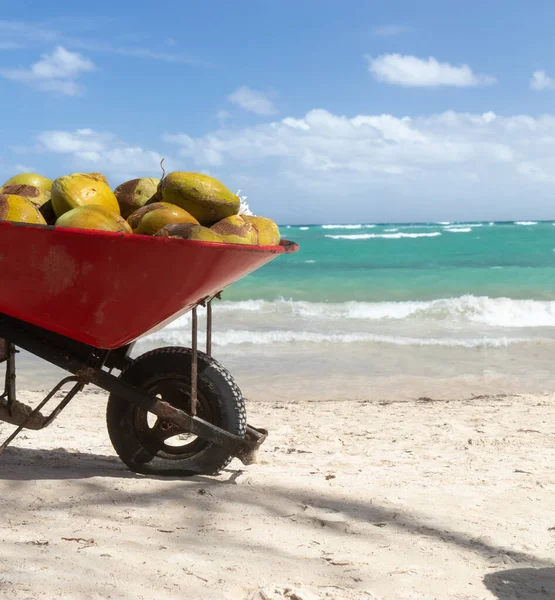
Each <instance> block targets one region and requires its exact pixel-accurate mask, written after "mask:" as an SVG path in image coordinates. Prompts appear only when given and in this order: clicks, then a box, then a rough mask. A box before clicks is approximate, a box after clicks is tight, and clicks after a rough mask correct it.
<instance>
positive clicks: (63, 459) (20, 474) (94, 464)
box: [0, 448, 555, 600]
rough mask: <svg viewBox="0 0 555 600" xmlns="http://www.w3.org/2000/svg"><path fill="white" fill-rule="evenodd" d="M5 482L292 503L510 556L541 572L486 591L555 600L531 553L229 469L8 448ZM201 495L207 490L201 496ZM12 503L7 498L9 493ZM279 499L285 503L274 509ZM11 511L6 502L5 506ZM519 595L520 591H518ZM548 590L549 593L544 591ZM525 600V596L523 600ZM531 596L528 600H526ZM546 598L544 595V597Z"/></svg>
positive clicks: (286, 508)
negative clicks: (139, 464) (146, 465)
mask: <svg viewBox="0 0 555 600" xmlns="http://www.w3.org/2000/svg"><path fill="white" fill-rule="evenodd" d="M0 463H1V468H0V481H2V480H3V481H6V482H11V485H17V484H19V483H20V482H25V481H37V480H38V481H41V480H45V481H47V480H66V479H67V480H70V479H74V480H91V481H86V483H84V485H85V486H86V489H87V490H88V492H89V493H94V494H95V496H96V497H97V500H96V501H97V503H98V504H99V505H102V504H107V505H110V503H112V502H117V503H122V504H130V503H131V504H135V505H138V506H140V505H150V504H151V503H152V502H155V503H159V502H160V501H162V500H163V501H170V502H171V501H182V500H183V499H184V498H188V500H189V501H195V500H196V499H198V498H199V496H198V494H200V493H205V492H206V490H212V493H214V494H217V490H218V488H220V489H222V488H223V487H226V488H227V489H230V484H231V489H233V492H232V494H231V495H230V496H228V498H227V501H233V502H234V503H239V504H242V505H244V506H248V505H255V506H257V507H258V508H259V509H264V510H265V511H266V512H267V513H268V515H273V516H275V517H278V518H289V517H290V515H289V514H288V513H289V512H290V510H291V503H293V504H294V505H297V506H301V505H311V506H313V507H320V508H323V509H326V510H328V511H330V510H331V511H335V512H337V513H343V514H344V515H346V516H347V517H348V518H349V519H354V520H359V521H365V522H367V523H370V524H375V523H379V524H380V527H381V526H388V527H391V528H393V529H396V530H398V531H404V532H408V533H412V534H416V535H418V536H420V537H422V538H425V537H429V538H433V539H436V540H441V542H443V543H444V544H449V545H453V546H456V547H459V548H461V549H464V550H466V551H468V552H471V553H475V554H479V555H482V556H487V557H488V558H491V557H492V556H500V557H505V558H508V559H510V560H512V561H513V562H521V563H528V564H534V565H537V566H538V567H548V568H538V569H532V568H530V569H520V570H519V569H515V570H513V571H503V572H498V573H491V574H488V575H487V576H486V578H485V579H484V582H485V585H486V586H487V587H488V589H490V590H492V592H493V593H495V594H497V595H498V597H499V598H500V599H502V600H513V599H515V600H516V599H517V598H518V599H525V600H527V599H528V598H530V599H534V598H554V599H555V568H553V566H552V565H553V563H552V561H546V560H542V559H541V558H539V557H536V556H534V555H533V554H528V553H526V552H520V551H514V550H512V549H511V548H507V547H503V546H497V545H495V544H488V543H486V542H484V541H483V540H482V539H481V537H479V536H478V537H475V536H471V535H468V534H467V533H465V532H462V531H456V530H454V529H449V528H446V527H440V526H430V525H429V524H425V523H429V516H426V515H418V514H416V513H411V514H406V513H403V512H400V511H399V510H398V509H397V510H396V509H394V508H391V507H388V506H383V505H379V504H378V503H376V502H373V501H365V500H363V499H356V500H355V499H347V498H342V499H341V498H337V497H331V496H327V495H326V494H322V493H321V492H316V491H312V490H310V489H295V488H289V487H288V486H283V485H263V486H260V487H259V486H256V485H254V486H253V485H246V486H245V485H236V483H237V482H236V480H237V478H238V477H240V476H241V474H242V473H243V471H241V470H233V469H225V470H224V471H223V472H222V474H221V476H220V477H217V478H215V477H208V476H203V475H196V476H193V477H187V478H179V477H175V478H173V477H170V478H168V477H153V476H143V475H136V474H134V473H132V472H130V471H129V470H128V469H127V467H126V466H125V465H124V464H123V463H122V462H121V461H120V460H119V458H117V457H116V456H107V455H98V454H92V453H80V452H67V451H65V450H63V449H52V450H37V449H28V448H8V449H7V450H6V452H5V453H4V454H3V455H2V457H1V458H0ZM104 478H119V479H123V478H131V479H139V478H141V479H145V478H146V479H151V480H158V481H169V480H173V481H175V484H174V485H171V486H164V488H160V487H158V486H155V487H152V488H149V489H148V490H145V489H144V488H137V489H135V490H134V489H127V490H126V491H120V490H118V489H117V488H116V487H115V486H113V484H112V483H111V482H109V481H103V479H104ZM200 488H203V489H202V490H201V489H200ZM8 498H9V494H8ZM276 498H277V499H281V500H282V501H283V502H279V501H278V502H276ZM66 502H67V501H60V502H59V504H58V508H60V509H65V508H68V509H69V508H70V507H72V506H74V500H70V501H69V504H67V505H66ZM8 504H9V499H8ZM296 519H297V522H298V523H299V524H301V523H304V524H305V525H306V526H308V527H316V528H321V527H322V526H324V525H325V526H326V527H328V528H330V529H332V528H334V529H335V528H337V529H338V531H343V529H344V525H343V524H342V523H341V522H337V523H335V522H327V523H322V521H321V519H320V517H318V516H317V515H316V516H311V515H310V514H305V515H303V511H300V513H299V515H297V516H296ZM515 590H516V591H515ZM542 590H546V591H542ZM519 593H520V595H519ZM527 594H528V595H527ZM542 594H543V595H542Z"/></svg>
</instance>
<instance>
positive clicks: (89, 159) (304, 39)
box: [0, 0, 555, 223]
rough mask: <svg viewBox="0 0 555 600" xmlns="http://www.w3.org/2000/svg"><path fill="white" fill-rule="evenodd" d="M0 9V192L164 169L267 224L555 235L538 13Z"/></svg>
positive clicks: (553, 62)
mask: <svg viewBox="0 0 555 600" xmlns="http://www.w3.org/2000/svg"><path fill="white" fill-rule="evenodd" d="M0 6H1V9H2V11H1V13H0V15H1V19H0V86H1V91H2V93H1V94H0V109H1V110H2V114H3V115H4V118H3V119H2V120H1V125H0V133H1V135H2V139H3V141H4V143H3V145H2V149H1V150H0V179H7V178H8V177H10V176H11V175H13V174H14V173H16V172H18V171H22V170H27V169H32V170H33V171H36V172H39V173H42V174H44V175H47V176H49V177H52V178H55V177H56V176H58V175H62V174H66V173H71V172H75V171H101V172H103V173H105V174H106V175H107V176H108V178H109V180H110V182H111V183H112V184H113V185H114V186H115V185H117V184H119V183H121V182H123V181H125V180H126V179H130V178H133V177H137V176H159V174H160V168H159V166H158V165H159V162H160V159H161V158H162V157H164V160H165V162H164V165H165V167H166V169H169V170H181V171H200V172H207V173H210V174H212V175H214V176H215V177H217V178H219V179H221V180H222V181H223V182H224V183H225V184H226V185H227V186H228V187H230V188H231V189H233V191H237V189H240V190H241V194H242V195H243V194H244V195H246V196H247V198H248V200H247V201H248V203H249V205H250V206H251V208H252V209H253V210H254V212H256V213H258V214H264V215H267V216H270V217H273V218H275V219H276V220H278V221H279V222H281V223H286V222H289V223H295V222H331V221H341V222H358V221H369V222H372V221H418V220H466V219H530V218H532V219H555V116H554V115H553V112H554V110H553V105H554V100H555V53H554V52H553V46H554V42H553V34H552V28H553V22H554V17H555V5H554V4H553V3H551V2H547V1H537V2H534V3H533V4H529V3H524V2H516V1H511V2H507V1H505V2H501V1H490V2H477V1H467V2H449V3H446V2H435V1H434V2H431V1H429V2H426V1H420V2H412V1H404V2H401V1H397V2H395V1H388V2H372V1H370V0H367V1H362V0H360V1H357V0H352V1H343V2H339V1H334V2H332V1H327V0H323V1H322V0H321V1H316V0H311V1H298V2H292V1H289V0H282V1H280V2H273V3H270V2H266V1H262V0H260V1H254V0H252V1H243V0H234V1H233V2H227V1H226V2H224V1H214V2H205V3H198V2H175V1H172V0H166V2H164V3H154V2H127V1H121V0H119V1H118V2H114V1H112V2H106V1H102V0H100V1H96V2H94V3H83V4H81V3H75V2H69V1H60V2H57V3H42V2H40V3H39V2H37V1H35V2H17V3H16V2H1V3H0ZM552 78H553V79H552Z"/></svg>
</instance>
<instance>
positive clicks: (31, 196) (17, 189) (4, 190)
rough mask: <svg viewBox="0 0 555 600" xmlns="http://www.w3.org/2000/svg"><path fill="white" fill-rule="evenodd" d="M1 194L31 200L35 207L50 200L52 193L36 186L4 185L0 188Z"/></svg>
mask: <svg viewBox="0 0 555 600" xmlns="http://www.w3.org/2000/svg"><path fill="white" fill-rule="evenodd" d="M0 194H15V195H16V196H22V197H23V198H27V200H30V201H31V202H32V203H33V204H34V205H35V206H39V207H40V206H42V205H43V204H44V203H45V202H48V200H50V192H47V191H45V190H43V189H41V188H38V187H35V186H34V185H25V184H19V185H4V186H3V187H1V188H0Z"/></svg>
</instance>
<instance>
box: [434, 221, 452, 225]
mask: <svg viewBox="0 0 555 600" xmlns="http://www.w3.org/2000/svg"><path fill="white" fill-rule="evenodd" d="M436 224H437V225H451V221H436Z"/></svg>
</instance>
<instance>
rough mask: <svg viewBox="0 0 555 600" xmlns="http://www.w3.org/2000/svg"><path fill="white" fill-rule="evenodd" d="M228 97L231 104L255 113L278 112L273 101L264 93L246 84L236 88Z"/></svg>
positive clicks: (267, 113)
mask: <svg viewBox="0 0 555 600" xmlns="http://www.w3.org/2000/svg"><path fill="white" fill-rule="evenodd" d="M228 99H229V100H230V102H233V104H236V105H237V106H239V107H241V108H243V109H244V110H248V111H249V112H253V113H255V114H257V115H274V114H276V113H277V112H278V110H277V108H276V107H275V105H274V103H273V102H272V100H270V98H269V97H268V96H267V95H266V94H264V93H263V92H258V91H256V90H253V89H251V88H249V87H247V86H246V85H243V86H241V87H240V88H238V89H236V90H235V91H234V92H233V93H232V94H230V95H229V96H228Z"/></svg>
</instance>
